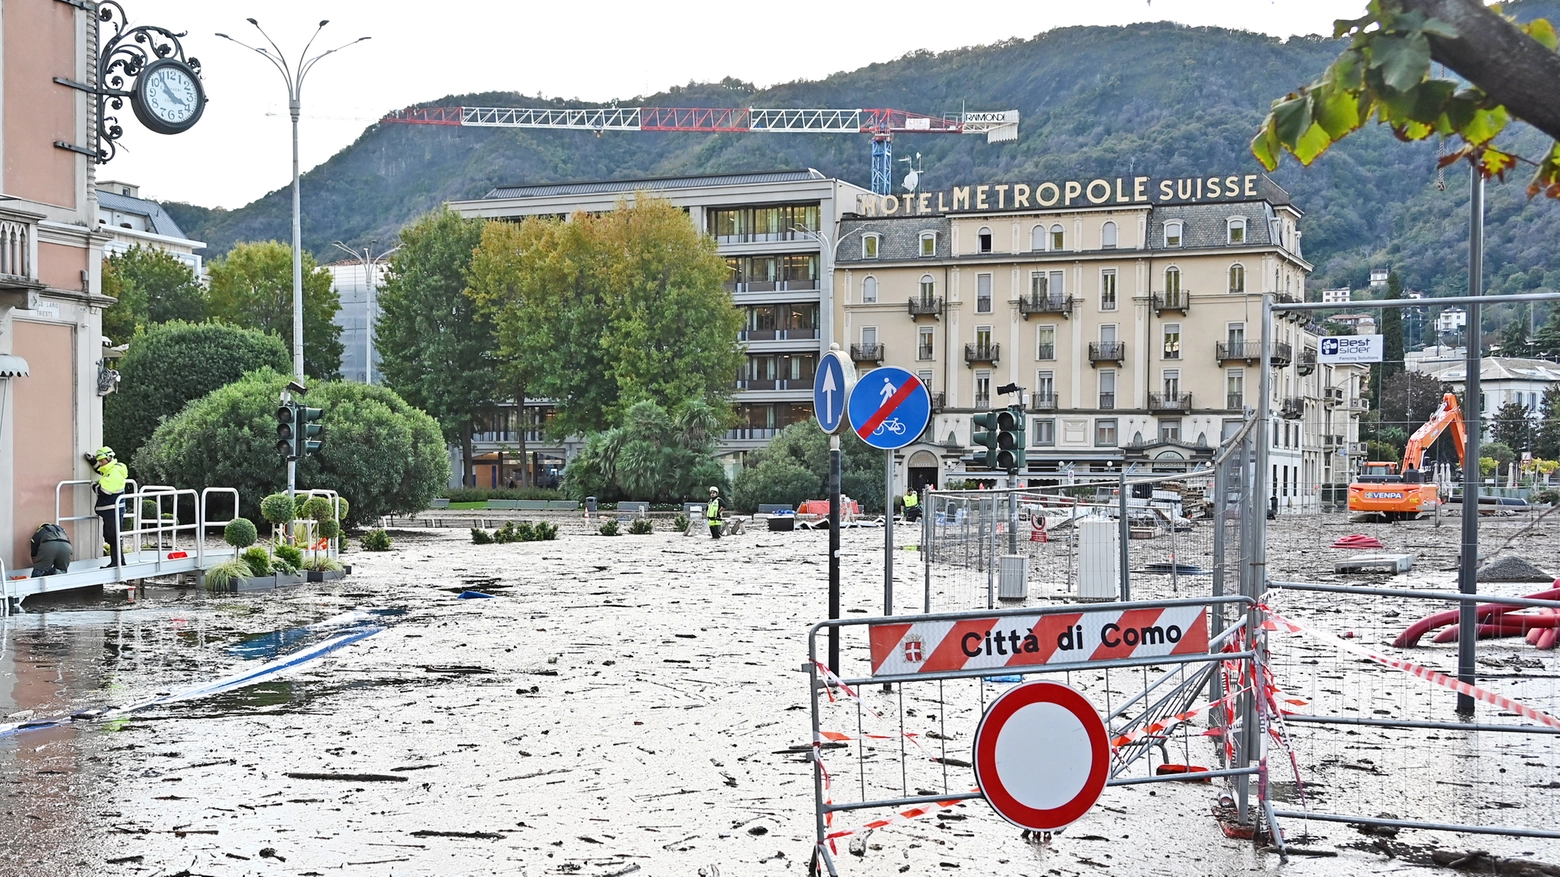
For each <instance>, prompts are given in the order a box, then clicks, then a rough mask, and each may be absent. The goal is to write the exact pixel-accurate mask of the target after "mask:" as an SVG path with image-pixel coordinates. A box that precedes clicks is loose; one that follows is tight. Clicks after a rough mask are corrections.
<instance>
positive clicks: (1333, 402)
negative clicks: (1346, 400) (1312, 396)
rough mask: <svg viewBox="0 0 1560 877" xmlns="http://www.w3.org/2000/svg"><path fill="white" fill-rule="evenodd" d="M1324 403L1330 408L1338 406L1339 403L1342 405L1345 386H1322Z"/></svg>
mask: <svg viewBox="0 0 1560 877" xmlns="http://www.w3.org/2000/svg"><path fill="white" fill-rule="evenodd" d="M1322 404H1323V405H1326V406H1327V407H1328V408H1332V407H1334V406H1337V405H1342V404H1343V388H1342V387H1323V388H1322Z"/></svg>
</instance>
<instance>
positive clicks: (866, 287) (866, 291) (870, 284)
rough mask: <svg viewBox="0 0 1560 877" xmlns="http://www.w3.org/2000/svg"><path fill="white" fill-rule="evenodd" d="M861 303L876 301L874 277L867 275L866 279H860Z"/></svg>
mask: <svg viewBox="0 0 1560 877" xmlns="http://www.w3.org/2000/svg"><path fill="white" fill-rule="evenodd" d="M861 303H862V304H869V305H870V304H876V303H877V278H876V277H868V278H867V279H866V280H863V281H861Z"/></svg>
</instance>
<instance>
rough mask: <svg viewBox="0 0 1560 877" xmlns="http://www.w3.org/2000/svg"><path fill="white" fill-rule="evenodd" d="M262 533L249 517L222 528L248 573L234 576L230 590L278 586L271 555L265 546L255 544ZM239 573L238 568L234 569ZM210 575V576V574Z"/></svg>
mask: <svg viewBox="0 0 1560 877" xmlns="http://www.w3.org/2000/svg"><path fill="white" fill-rule="evenodd" d="M259 537H260V533H259V531H258V530H256V529H255V525H254V522H253V521H251V520H249V519H248V518H235V519H233V520H231V521H229V522H228V525H227V526H226V527H224V528H223V529H222V538H223V539H224V540H226V541H227V544H229V545H231V546H233V549H234V552H235V554H237V555H238V556H237V557H236V558H235V560H236V561H237V562H238V563H241V564H243V565H244V570H243V572H245V573H247V575H243V574H237V575H234V576H232V583H231V586H230V587H228V588H227V590H230V591H258V590H269V589H271V588H274V587H276V575H275V573H273V572H272V571H271V555H270V554H268V553H266V550H265V549H264V548H259V547H256V546H255V540H257V539H258V538H259ZM232 572H234V573H238V572H239V571H238V570H237V568H234V569H233V570H232ZM208 577H209V576H208Z"/></svg>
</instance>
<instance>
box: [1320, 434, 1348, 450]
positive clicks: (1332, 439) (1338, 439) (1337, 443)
mask: <svg viewBox="0 0 1560 877" xmlns="http://www.w3.org/2000/svg"><path fill="white" fill-rule="evenodd" d="M1343 445H1344V441H1343V436H1341V435H1324V436H1322V447H1324V448H1328V449H1330V450H1337V449H1338V448H1341V447H1343Z"/></svg>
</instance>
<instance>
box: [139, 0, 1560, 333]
mask: <svg viewBox="0 0 1560 877" xmlns="http://www.w3.org/2000/svg"><path fill="white" fill-rule="evenodd" d="M1363 5H1364V4H1363V0H1362V2H1361V7H1362V8H1363ZM1506 9H1507V11H1508V12H1510V13H1514V14H1516V15H1518V17H1520V18H1523V19H1527V18H1531V17H1534V16H1545V17H1549V18H1550V19H1551V20H1552V21H1557V22H1560V2H1556V0H1526V2H1518V3H1509V4H1507V6H1506ZM1341 47H1342V43H1341V42H1340V41H1336V40H1331V39H1321V38H1317V37H1309V38H1307V37H1298V38H1292V39H1289V40H1278V39H1274V38H1271V37H1267V36H1263V35H1259V34H1252V33H1247V32H1241V31H1230V30H1223V29H1218V28H1191V27H1184V26H1180V25H1173V24H1139V25H1131V26H1126V27H1074V28H1065V29H1060V30H1054V31H1050V32H1048V33H1045V34H1042V35H1040V36H1038V37H1035V38H1033V39H1026V40H1018V39H1015V40H1010V41H1007V42H1003V43H1000V44H996V45H991V46H981V47H975V48H968V49H960V50H956V51H949V52H942V53H936V54H934V53H930V52H915V53H911V54H909V55H906V56H904V57H902V58H899V59H897V60H894V61H891V62H887V63H880V64H872V65H869V66H867V67H863V68H860V69H857V70H852V71H849V72H842V73H838V74H835V75H833V76H830V77H828V78H827V79H824V80H822V81H815V82H792V83H787V84H784V85H778V86H775V87H773V88H768V89H763V90H755V89H754V88H753V87H751V86H749V85H747V84H745V83H742V82H738V81H735V80H730V79H728V80H725V81H723V82H721V83H715V84H690V85H688V86H687V87H681V88H673V89H671V90H669V91H667V92H664V93H661V94H655V95H651V96H648V97H644V96H638V97H626V98H624V99H623V100H622V101H620V103H622V104H625V105H637V104H644V105H659V106H684V107H697V106H712V107H720V106H748V105H751V106H765V107H896V108H899V109H905V110H911V111H915V112H925V113H955V112H958V111H959V110H960V108H961V107H963V106H968V107H969V108H971V109H978V110H1006V109H1017V110H1019V111H1020V112H1021V114H1022V123H1021V125H1020V136H1019V140H1018V141H1017V142H1016V143H1005V144H987V143H985V142H984V139H983V138H980V137H960V136H946V135H901V136H898V137H897V138H896V139H895V143H894V149H895V153H896V155H899V156H907V155H910V154H912V153H914V152H920V153H921V154H922V156H923V159H924V162H925V173H924V175H923V179H922V188H923V189H931V190H935V189H941V188H946V187H948V186H952V185H958V184H967V183H972V182H987V181H991V182H1000V181H1028V182H1035V181H1038V180H1043V179H1059V178H1069V177H1073V178H1077V177H1085V178H1092V177H1110V176H1118V175H1119V176H1127V175H1131V174H1134V173H1136V174H1149V175H1153V176H1160V177H1176V176H1196V175H1200V174H1201V175H1207V174H1230V173H1250V172H1254V171H1258V170H1260V167H1259V166H1258V165H1257V163H1256V161H1255V159H1253V158H1252V157H1251V154H1250V152H1249V150H1248V148H1247V147H1248V143H1249V141H1250V140H1251V137H1252V135H1253V134H1254V133H1255V132H1256V130H1257V127H1258V125H1259V124H1260V122H1261V119H1262V117H1263V115H1264V113H1265V112H1266V110H1267V108H1268V105H1269V103H1270V102H1271V101H1272V100H1273V99H1274V98H1277V97H1281V96H1283V95H1284V94H1285V93H1286V92H1288V91H1290V90H1292V89H1294V88H1296V87H1298V86H1299V85H1301V84H1303V83H1306V82H1308V81H1310V80H1311V79H1312V78H1314V77H1315V76H1316V75H1317V74H1318V73H1319V72H1320V71H1321V70H1322V69H1323V68H1324V67H1325V66H1326V64H1327V63H1328V62H1330V61H1331V60H1332V59H1333V58H1334V57H1336V56H1337V54H1338V52H1339V50H1340V48H1341ZM429 105H432V106H441V105H442V106H453V105H466V106H538V105H548V106H560V107H561V106H588V105H590V104H582V103H579V102H569V101H562V100H551V101H541V100H538V99H536V98H527V97H525V96H524V95H520V94H512V93H487V94H468V95H456V96H451V97H448V98H444V99H442V100H439V101H433V102H430V104H429ZM1503 142H1507V143H1508V144H1511V145H1516V146H1519V147H1521V151H1522V154H1524V155H1527V156H1534V155H1537V154H1539V151H1540V149H1541V146H1542V144H1543V140H1542V138H1541V137H1540V136H1539V135H1538V134H1537V133H1536V132H1534V131H1532V130H1531V129H1527V128H1520V129H1518V128H1513V130H1512V131H1511V132H1510V133H1508V134H1507V135H1504V137H1503ZM869 152H870V144H869V141H868V138H866V137H865V136H861V135H845V134H842V135H816V134H808V135H786V134H669V133H606V134H603V135H601V136H599V137H598V136H596V135H595V134H592V133H589V132H573V131H527V130H513V129H510V130H505V129H485V128H458V127H442V126H417V125H398V124H380V125H373V126H370V127H369V128H368V129H367V130H365V131H364V132H363V135H362V136H361V137H359V138H358V140H357V142H355V143H353V144H352V145H351V146H350V147H348V148H346V149H344V150H342V151H341V152H340V153H338V154H337V155H336V156H334V157H333V158H331V159H330V160H329V161H327V162H326V163H325V164H323V165H321V166H319V167H317V168H315V169H314V170H312V171H310V172H309V173H308V174H307V175H305V176H304V178H303V208H304V225H303V237H304V245H305V246H306V247H307V248H309V249H310V250H312V251H313V252H314V253H316V254H318V255H326V256H327V257H328V249H329V247H330V242H331V241H333V240H343V241H346V242H348V243H358V244H362V243H366V242H367V241H368V239H370V238H377V239H378V240H379V241H381V242H383V241H388V240H390V239H392V238H394V236H395V234H396V232H397V230H398V229H400V227H401V226H402V225H404V224H405V223H406V222H408V221H409V220H410V219H412V218H414V217H416V216H418V215H420V214H421V213H423V212H426V211H428V210H430V209H432V208H434V207H436V206H438V205H439V204H440V203H442V202H444V201H446V200H450V199H457V198H471V197H476V196H480V195H482V194H483V193H485V192H487V191H488V190H489V189H490V188H492V187H493V186H495V185H503V184H521V183H540V182H555V181H563V180H596V179H612V178H633V177H642V176H667V175H675V174H684V173H709V172H729V171H755V170H771V169H778V168H800V167H814V168H817V169H819V170H821V171H823V172H824V173H826V174H830V175H835V176H839V177H841V178H844V179H847V180H851V181H853V182H856V183H860V184H862V185H865V184H866V183H867V178H868V173H869ZM1435 160H1436V145H1435V144H1434V143H1429V142H1427V143H1412V144H1410V143H1400V142H1398V141H1397V140H1395V139H1394V138H1393V137H1392V135H1391V132H1390V131H1388V130H1387V129H1385V128H1382V127H1380V126H1375V125H1372V126H1370V127H1369V128H1367V129H1366V130H1364V131H1362V132H1360V133H1358V134H1356V135H1354V136H1352V137H1350V138H1349V139H1347V140H1346V141H1344V142H1343V143H1341V144H1339V145H1338V146H1336V147H1334V148H1333V150H1332V151H1331V152H1330V153H1328V154H1327V155H1325V156H1323V157H1322V158H1321V159H1320V160H1319V161H1318V162H1317V163H1316V164H1315V165H1313V166H1312V167H1311V168H1302V167H1300V166H1299V165H1298V163H1296V162H1295V161H1293V160H1292V159H1288V160H1286V161H1285V163H1284V165H1283V166H1282V167H1281V168H1280V169H1279V171H1278V172H1277V173H1276V174H1274V177H1275V179H1276V180H1277V181H1278V182H1279V183H1280V184H1281V185H1283V186H1284V187H1285V188H1286V189H1288V190H1289V191H1290V192H1291V194H1292V195H1293V196H1294V199H1295V203H1296V204H1297V205H1298V206H1300V207H1301V208H1302V209H1303V210H1304V211H1305V213H1306V216H1305V220H1304V223H1303V225H1302V227H1303V228H1304V230H1305V232H1304V234H1305V237H1304V250H1305V253H1306V256H1307V257H1308V258H1309V259H1310V260H1312V261H1313V262H1314V263H1315V264H1316V274H1315V276H1314V277H1313V278H1312V281H1311V287H1312V289H1313V290H1314V289H1317V288H1321V287H1335V286H1345V285H1347V286H1353V287H1356V288H1357V287H1361V286H1364V285H1365V284H1366V282H1367V279H1368V272H1369V269H1370V268H1371V267H1379V266H1387V265H1390V266H1391V267H1393V268H1394V269H1395V270H1397V271H1399V272H1400V273H1401V274H1402V279H1403V285H1404V287H1405V288H1407V289H1420V290H1425V291H1427V292H1432V293H1439V294H1453V293H1456V292H1458V291H1460V290H1463V289H1465V288H1466V276H1467V271H1466V258H1467V189H1468V181H1467V171H1466V169H1465V166H1462V165H1458V166H1454V167H1452V168H1449V169H1448V170H1447V171H1446V172H1445V188H1444V190H1442V189H1441V188H1439V187H1438V186H1437V172H1436V170H1435ZM1530 172H1531V169H1530V168H1527V167H1519V169H1518V170H1517V171H1516V172H1514V174H1513V175H1512V176H1510V177H1509V178H1508V179H1507V181H1506V182H1505V183H1504V184H1494V183H1492V184H1491V186H1490V189H1489V192H1488V196H1487V202H1488V219H1487V223H1488V224H1487V231H1486V235H1487V241H1488V243H1487V256H1486V258H1487V262H1486V267H1487V271H1488V276H1489V279H1488V280H1487V283H1486V285H1487V288H1488V289H1489V291H1490V292H1493V293H1499V292H1504V291H1515V290H1516V289H1526V288H1533V287H1547V288H1550V289H1554V288H1560V263H1556V262H1555V261H1554V258H1553V256H1554V254H1555V253H1556V252H1560V246H1557V245H1560V204H1557V203H1555V202H1553V201H1549V200H1544V199H1536V200H1531V201H1530V200H1529V199H1528V198H1527V196H1526V194H1525V193H1524V191H1523V190H1524V188H1525V186H1526V182H1527V177H1528V176H1529V174H1530ZM289 208H290V200H289V192H288V190H287V189H286V188H283V189H279V190H277V191H275V192H272V193H271V194H269V195H267V196H265V197H264V198H261V199H260V200H258V201H256V202H254V203H252V204H249V205H247V206H245V207H242V208H240V209H237V210H231V211H222V210H208V209H205V208H200V207H194V206H191V205H168V209H169V211H170V212H172V213H173V214H174V216H175V218H176V219H177V220H178V221H179V223H180V224H181V225H182V226H183V227H184V229H185V230H186V231H187V232H189V233H190V234H191V235H192V236H193V237H195V238H196V239H200V240H205V241H208V242H209V243H210V246H211V252H212V254H218V253H221V252H223V251H226V250H227V249H228V248H229V247H231V246H232V245H233V244H234V243H235V242H237V241H242V240H254V239H264V238H277V239H281V240H286V239H287V238H288V237H289V235H290V231H289V225H288V222H289V215H290V214H289ZM1540 316H1541V315H1540Z"/></svg>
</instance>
